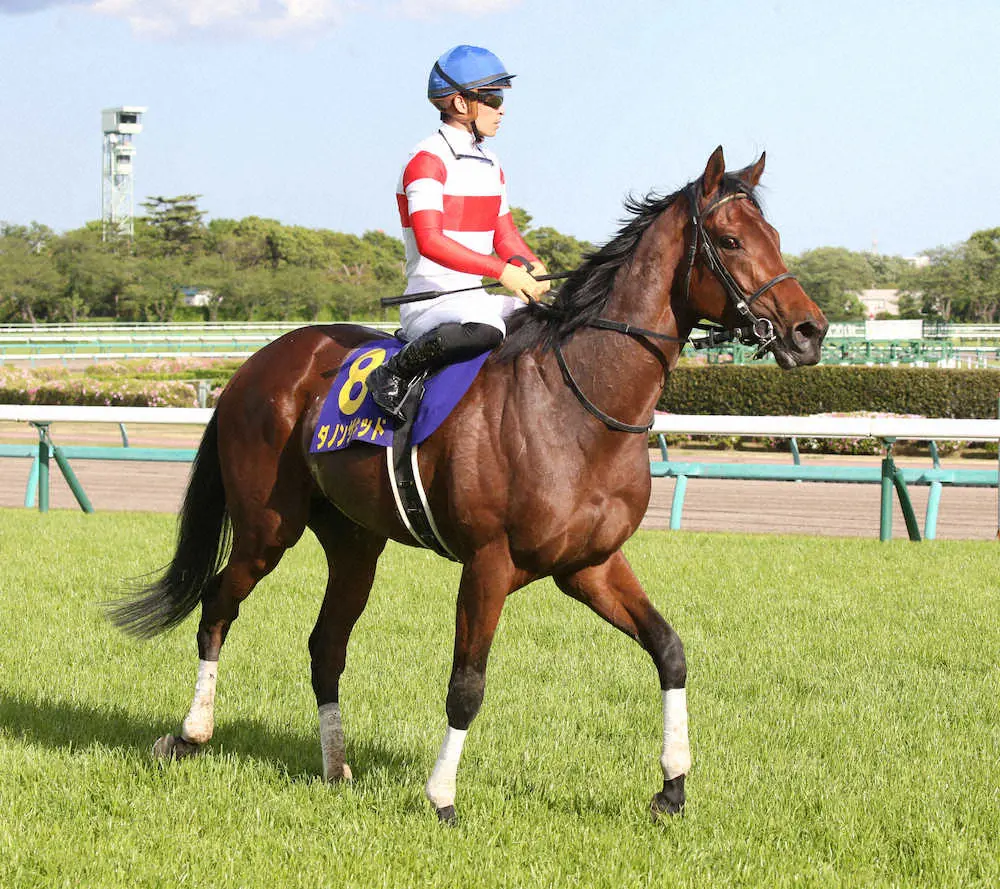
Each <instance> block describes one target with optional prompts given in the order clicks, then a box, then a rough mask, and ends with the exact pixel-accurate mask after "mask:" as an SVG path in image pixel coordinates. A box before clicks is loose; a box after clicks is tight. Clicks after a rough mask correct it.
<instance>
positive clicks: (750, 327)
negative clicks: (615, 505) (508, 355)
mask: <svg viewBox="0 0 1000 889" xmlns="http://www.w3.org/2000/svg"><path fill="white" fill-rule="evenodd" d="M684 193H685V195H686V196H687V199H688V203H689V204H690V206H691V224H692V228H693V232H694V234H693V235H692V238H691V247H690V248H689V250H688V262H687V271H686V272H685V274H684V298H685V300H688V299H689V297H690V294H691V274H692V272H693V271H694V266H695V262H696V261H697V259H698V249H699V247H700V248H701V253H702V255H703V257H704V259H705V264H706V265H707V266H708V268H709V270H710V271H711V272H712V274H713V275H715V278H716V280H718V282H719V283H720V284H721V285H722V289H723V290H724V291H725V292H726V296H727V297H728V299H729V302H730V303H731V304H732V306H733V308H734V309H735V310H736V312H737V313H738V314H739V315H740V317H741V318H743V319H744V321H745V322H746V323H744V324H742V325H740V326H738V327H735V328H728V327H723V326H721V325H705V324H696V325H695V327H696V328H697V329H699V330H705V331H707V334H706V336H705V337H703V338H701V339H698V340H691V339H690V337H676V336H669V335H668V334H665V333H658V332H657V331H655V330H647V329H646V328H645V327H635V326H633V325H631V324H627V323H624V322H622V321H612V320H610V319H608V318H594V319H593V320H592V321H588V322H586V323H585V324H584V325H583V326H584V327H594V328H597V329H599V330H611V331H614V332H615V333H621V334H624V335H625V336H627V337H630V338H631V339H633V340H635V341H636V342H637V343H639V344H640V345H641V346H643V347H644V348H645V349H647V350H648V351H649V352H651V353H652V354H653V355H654V356H655V357H656V358H657V360H658V361H659V362H660V365H661V366H662V367H663V372H664V374H666V373H668V372H669V368H668V366H667V359H666V358H665V357H664V356H663V353H662V352H661V351H660V350H659V349H658V348H656V347H655V346H654V345H653V343H651V342H650V340H661V341H663V342H668V343H686V342H689V341H690V342H691V344H692V345H693V346H694V347H695V348H696V349H705V348H708V347H709V346H714V345H718V344H720V343H728V342H731V341H732V340H734V339H735V340H737V341H738V342H741V343H746V344H748V345H756V346H757V347H758V348H757V353H756V354H755V355H754V358H755V359H758V358H762V357H763V356H764V355H765V354H767V352H768V351H770V350H771V348H772V347H773V346H774V344H775V342H776V341H777V339H778V338H777V335H776V334H775V332H774V325H773V324H772V323H771V321H770V320H769V319H768V318H764V317H762V316H760V315H755V314H754V313H753V311H752V310H751V308H750V307H751V306H752V305H753V304H754V303H755V302H756V301H757V300H758V299H759V298H760V297H761V296H763V295H764V294H765V293H767V291H768V290H770V289H771V288H772V287H774V285H775V284H778V283H780V282H781V281H786V280H788V279H789V278H794V277H795V275H793V274H792V273H791V272H784V273H783V274H780V275H777V276H775V277H774V278H771V280H770V281H767V282H766V283H764V284H762V285H761V286H760V287H758V288H757V289H756V290H755V291H754V292H753V293H752V294H749V295H748V294H747V293H746V291H745V290H744V289H743V288H742V287H740V285H739V283H738V282H737V281H736V279H735V278H734V277H733V276H732V273H731V272H730V271H729V269H728V268H726V265H725V263H724V262H723V261H722V257H721V256H719V251H718V250H717V249H716V247H715V245H714V244H713V243H712V239H711V238H709V236H708V232H707V231H706V230H705V219H706V218H708V217H709V216H711V215H712V214H713V213H714V212H715V211H716V210H718V209H719V207H721V206H722V205H723V204H726V203H728V202H729V201H732V200H738V199H742V198H749V195H748V194H746V193H745V192H736V193H735V194H729V195H725V196H724V197H720V198H716V199H715V200H714V201H712V203H710V204H709V205H708V206H707V207H706V208H705V209H704V210H700V209H699V208H698V199H699V197H700V193H701V183H700V182H692V183H691V184H690V185H688V186H687V188H685V189H684ZM536 305H545V304H538V303H536ZM545 309H547V310H548V311H551V312H555V313H557V312H558V310H557V309H556V308H555V307H554V306H551V305H545ZM555 353H556V360H557V361H558V362H559V369H560V370H561V371H562V374H563V379H565V381H566V385H567V386H569V388H570V391H572V393H573V394H574V395H575V396H576V398H577V400H578V401H579V402H580V404H581V405H582V406H583V407H584V408H585V409H586V410H587V411H588V413H590V414H592V415H593V416H595V417H596V418H597V419H598V420H600V421H601V422H602V423H603V424H604V425H605V426H607V427H608V428H609V429H611V430H613V431H615V432H631V433H636V434H639V433H646V432H649V430H650V429H652V427H653V421H654V420H655V419H656V415H655V413H654V415H653V416H652V417H650V420H649V422H648V423H647V424H645V425H638V424H632V423H623V422H622V421H621V420H616V419H615V418H614V417H612V416H611V415H610V414H606V413H605V412H604V411H602V410H601V409H600V408H599V407H598V406H597V405H596V404H594V403H593V402H592V401H591V400H590V399H589V398H587V396H586V394H585V393H584V391H583V390H582V389H581V388H580V384H579V383H577V381H576V379H575V378H574V376H573V373H572V372H571V371H570V369H569V365H568V364H567V363H566V357H565V355H563V352H562V346H561V345H560V344H559V343H557V344H556V346H555Z"/></svg>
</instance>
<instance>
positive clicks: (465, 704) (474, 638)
mask: <svg viewBox="0 0 1000 889" xmlns="http://www.w3.org/2000/svg"><path fill="white" fill-rule="evenodd" d="M515 577H516V571H515V569H514V566H513V565H512V564H511V562H510V557H509V555H508V554H507V551H506V549H505V548H504V549H502V550H501V549H499V548H498V549H496V550H494V549H492V548H487V549H484V550H481V551H480V552H479V553H478V554H477V555H476V557H475V558H474V559H473V561H471V562H469V563H468V564H467V565H466V566H465V569H464V570H463V572H462V581H461V584H460V586H459V590H458V606H457V612H456V617H455V654H454V659H453V661H452V669H451V679H450V680H449V682H448V698H447V703H446V708H445V709H446V711H447V714H448V730H447V732H446V733H445V736H444V741H443V743H442V744H441V751H440V753H439V754H438V758H437V761H436V762H435V763H434V770H433V771H432V772H431V776H430V778H429V779H428V781H427V785H426V787H425V788H424V790H425V792H426V794H427V798H428V799H429V800H430V801H431V803H432V804H433V805H434V808H435V809H436V811H437V814H438V818H440V819H441V820H442V821H444V822H449V823H450V822H453V821H454V820H455V794H456V790H457V777H458V763H459V759H460V758H461V755H462V747H463V746H464V744H465V737H466V734H467V733H468V730H469V726H470V725H471V723H472V720H473V719H475V717H476V714H477V713H478V712H479V708H480V706H482V703H483V694H484V692H485V689H486V661H487V659H488V658H489V654H490V646H491V645H492V643H493V635H494V633H495V632H496V628H497V624H498V622H499V620H500V612H501V611H502V610H503V604H504V601H505V600H506V598H507V595H508V593H510V591H511V590H512V589H514V588H515V587H516V582H515Z"/></svg>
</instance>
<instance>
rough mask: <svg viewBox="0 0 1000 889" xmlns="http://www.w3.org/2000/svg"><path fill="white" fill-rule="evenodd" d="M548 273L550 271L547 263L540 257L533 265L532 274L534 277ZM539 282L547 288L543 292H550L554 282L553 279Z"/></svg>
mask: <svg viewBox="0 0 1000 889" xmlns="http://www.w3.org/2000/svg"><path fill="white" fill-rule="evenodd" d="M548 273H549V270H548V269H547V268H545V263H543V262H542V261H541V260H540V259H539V260H538V261H537V262H536V263H535V264H534V265H533V266H532V267H531V273H530V274H531V277H532V278H541V277H544V276H545V275H547V274H548ZM538 283H539V284H541V285H542V287H544V288H545V289H544V290H543V291H542V293H548V292H549V291H550V290H551V289H552V282H551V281H539V282H538Z"/></svg>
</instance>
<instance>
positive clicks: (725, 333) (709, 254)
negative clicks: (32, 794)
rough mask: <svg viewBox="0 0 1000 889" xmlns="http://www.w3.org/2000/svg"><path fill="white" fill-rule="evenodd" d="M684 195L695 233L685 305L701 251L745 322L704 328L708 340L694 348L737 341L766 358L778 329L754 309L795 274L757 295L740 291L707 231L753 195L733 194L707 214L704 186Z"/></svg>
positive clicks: (786, 275)
mask: <svg viewBox="0 0 1000 889" xmlns="http://www.w3.org/2000/svg"><path fill="white" fill-rule="evenodd" d="M684 194H685V195H686V196H687V199H688V203H689V204H690V206H691V227H692V230H693V232H694V234H693V236H692V238H691V246H690V248H688V266H687V272H686V273H685V275H684V299H685V302H686V301H687V300H688V299H689V297H690V295H691V273H692V272H693V271H694V264H695V261H696V260H697V258H698V249H699V247H700V248H701V253H702V256H703V257H704V259H705V264H706V265H707V266H708V268H709V270H710V271H711V272H712V274H713V275H715V277H716V279H717V280H718V282H719V283H720V284H721V285H722V289H723V290H725V292H726V296H727V297H728V299H729V302H730V304H731V305H732V307H733V308H734V309H735V310H736V313H737V314H738V315H739V316H740V318H742V319H743V321H744V323H743V324H741V325H739V326H737V327H735V328H727V327H721V326H720V327H712V328H704V329H707V330H708V331H709V333H708V336H706V337H705V338H704V339H703V340H698V341H697V342H694V343H693V344H694V347H695V348H696V349H704V348H707V347H708V346H711V345H717V344H719V343H726V342H729V341H730V340H734V339H735V340H737V341H738V342H741V343H744V344H746V345H755V346H757V352H756V354H755V355H754V358H755V359H756V358H762V357H763V356H764V355H766V354H767V353H768V352H769V351H770V350H771V348H772V347H773V346H774V344H775V343H776V342H777V339H778V338H777V336H776V335H775V333H774V325H773V324H772V323H771V321H770V320H769V319H768V318H763V317H761V316H760V315H755V314H754V313H753V311H752V310H751V309H750V307H751V306H752V305H753V304H754V303H755V302H756V301H757V300H758V299H760V297H761V296H763V295H764V294H765V293H767V291H768V290H770V289H771V288H772V287H774V285H775V284H778V283H780V282H781V281H787V280H788V279H789V278H794V277H795V275H793V274H792V273H791V272H783V273H782V274H780V275H776V276H775V277H773V278H771V280H770V281H767V282H766V283H764V284H761V286H760V287H758V288H757V289H756V290H755V291H754V292H753V293H751V294H750V295H747V293H746V291H745V290H744V289H743V288H742V287H740V285H739V283H737V281H736V279H735V278H734V277H733V276H732V273H731V272H730V271H729V269H727V268H726V264H725V263H724V262H723V261H722V257H721V256H719V251H718V249H717V248H716V246H715V244H713V243H712V239H711V238H710V237H709V236H708V232H707V231H705V220H706V219H707V218H708V217H709V216H711V215H712V214H713V213H714V212H715V211H716V210H718V209H719V207H721V206H722V205H723V204H727V203H729V202H730V201H735V200H741V199H744V198H745V199H749V198H750V195H749V194H748V193H747V192H744V191H737V192H733V193H732V194H727V195H723V196H722V197H719V198H716V199H715V200H714V201H712V202H711V203H710V204H709V205H708V206H707V207H705V209H704V210H699V208H698V199H699V198H700V197H701V182H700V181H697V182H692V183H691V184H690V185H688V186H687V188H685V189H684Z"/></svg>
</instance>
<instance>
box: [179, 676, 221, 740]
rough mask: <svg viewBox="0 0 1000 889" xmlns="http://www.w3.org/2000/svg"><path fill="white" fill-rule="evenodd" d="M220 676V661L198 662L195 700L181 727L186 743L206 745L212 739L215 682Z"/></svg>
mask: <svg viewBox="0 0 1000 889" xmlns="http://www.w3.org/2000/svg"><path fill="white" fill-rule="evenodd" d="M218 675H219V662H218V661H198V681H197V682H196V683H195V686H194V700H193V701H192V702H191V709H190V710H189V711H188V715H187V716H186V717H185V719H184V724H183V725H182V726H181V737H182V738H184V740H185V741H193V742H194V743H195V744H204V743H206V742H207V741H208V740H209V739H210V738H211V737H212V731H213V730H214V729H215V682H216V679H217V678H218Z"/></svg>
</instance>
